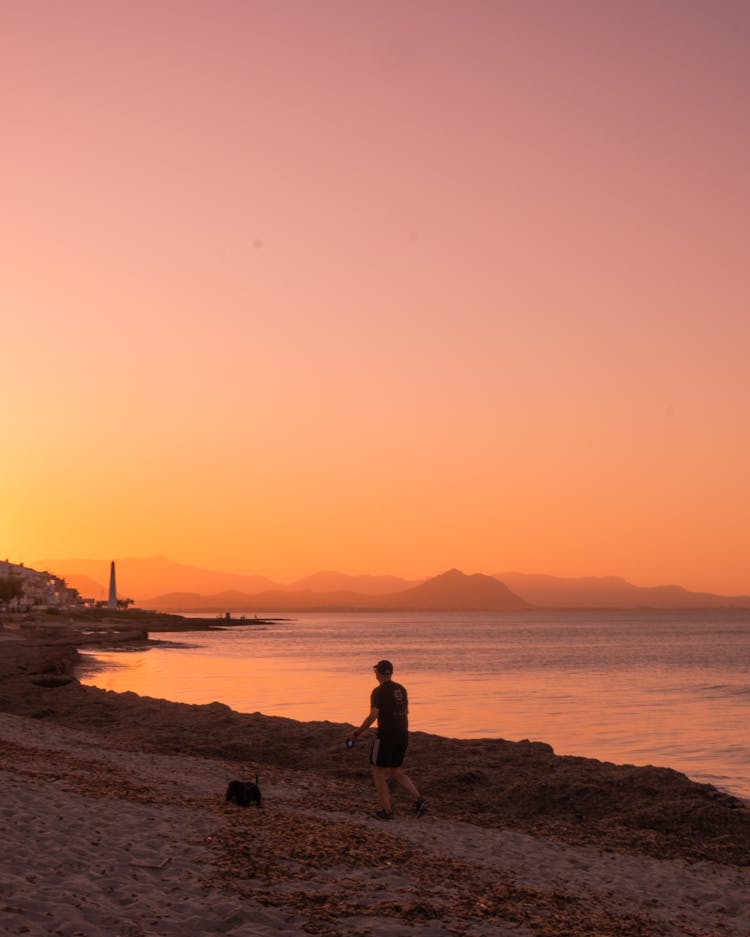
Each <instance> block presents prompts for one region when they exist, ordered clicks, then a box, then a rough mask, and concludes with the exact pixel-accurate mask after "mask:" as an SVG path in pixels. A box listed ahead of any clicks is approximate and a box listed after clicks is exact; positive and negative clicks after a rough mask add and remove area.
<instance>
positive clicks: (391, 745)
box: [370, 736, 409, 768]
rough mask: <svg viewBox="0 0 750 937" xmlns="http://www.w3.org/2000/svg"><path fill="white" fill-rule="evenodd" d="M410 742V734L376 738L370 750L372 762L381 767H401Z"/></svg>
mask: <svg viewBox="0 0 750 937" xmlns="http://www.w3.org/2000/svg"><path fill="white" fill-rule="evenodd" d="M408 744H409V738H408V736H401V737H397V738H390V739H388V738H386V739H375V741H374V743H373V746H372V751H371V752H370V764H371V765H377V766H378V767H379V768H400V767H401V763H402V762H403V760H404V755H405V754H406V747H407V745H408Z"/></svg>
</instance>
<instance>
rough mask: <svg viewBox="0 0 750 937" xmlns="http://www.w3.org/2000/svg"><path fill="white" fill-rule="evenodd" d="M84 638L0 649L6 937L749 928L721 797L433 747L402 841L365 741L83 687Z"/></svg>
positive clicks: (579, 764)
mask: <svg viewBox="0 0 750 937" xmlns="http://www.w3.org/2000/svg"><path fill="white" fill-rule="evenodd" d="M81 640H82V639H81V635H80V634H75V633H73V632H72V631H71V629H68V628H64V627H62V626H61V627H59V628H58V629H53V628H49V629H47V630H46V631H45V630H44V629H37V630H33V629H27V630H26V631H17V630H12V631H11V630H3V631H2V632H0V661H1V662H2V663H0V751H2V762H0V787H1V789H2V798H1V800H0V841H1V842H2V843H3V847H4V848H3V850H2V855H1V856H0V866H1V867H2V871H1V872H0V934H3V935H5V934H9V935H10V934H27V935H64V937H74V935H83V937H94V935H108V937H109V935H113V937H116V935H122V937H125V935H132V937H152V935H153V937H156V935H172V934H175V935H176V934H180V935H187V934H201V935H203V934H205V935H209V934H228V935H236V937H244V935H248V937H250V935H260V937H262V935H270V934H290V935H294V934H321V935H345V934H346V935H350V934H351V935H367V934H369V935H375V937H377V935H385V937H391V935H393V937H396V935H407V934H408V935H412V934H413V935H448V934H458V935H463V934H466V935H477V937H479V935H500V937H527V935H548V937H553V935H569V937H579V935H580V937H583V935H592V937H593V935H624V937H631V935H632V937H651V935H673V937H718V935H722V937H747V934H748V933H750V865H749V862H750V810H748V808H747V806H746V805H744V804H742V803H741V802H740V801H738V800H736V799H734V798H732V797H730V796H728V795H726V794H723V793H721V792H719V791H716V790H715V789H713V788H711V787H709V786H707V785H699V784H695V783H693V782H691V781H689V780H688V779H687V778H685V777H684V776H683V775H681V774H678V773H677V772H674V771H670V770H669V769H666V768H652V767H640V768H638V767H633V766H617V765H610V764H604V763H601V762H597V761H594V760H592V759H585V758H571V757H558V756H556V755H555V754H554V753H553V752H552V750H551V749H550V748H549V746H545V745H543V744H540V743H531V742H523V741H521V742H509V741H503V740H489V739H488V740H472V741H459V740H451V739H442V738H440V737H438V736H431V735H426V734H421V733H415V734H414V736H413V738H412V745H411V748H410V752H409V755H408V763H407V767H408V769H409V772H410V774H412V776H413V777H414V778H415V780H416V781H417V782H418V783H419V785H420V786H421V787H422V789H423V791H424V793H425V794H426V796H427V797H428V801H429V805H430V810H429V813H428V814H427V815H426V816H424V817H422V818H420V819H417V818H416V817H415V816H413V814H412V813H411V811H410V805H409V803H408V802H405V801H403V800H400V799H399V795H398V794H397V795H396V799H395V806H396V818H395V820H394V821H393V822H391V823H381V822H379V821H377V820H375V819H374V818H373V817H372V810H373V809H374V793H373V790H372V787H371V782H370V778H369V770H368V765H367V753H368V746H367V744H366V743H364V742H363V743H362V744H360V745H358V746H357V747H356V748H355V749H354V750H353V751H351V752H347V751H346V749H345V748H344V746H343V739H344V736H345V735H346V732H347V729H348V728H349V727H347V726H343V725H336V724H333V723H298V722H293V721H292V720H287V719H280V718H276V717H267V716H263V715H261V714H259V713H250V714H242V713H235V712H233V711H232V710H230V709H228V708H227V707H226V706H223V705H221V704H219V703H213V704H211V705H208V706H190V705H185V704H177V703H168V702H166V701H164V700H155V699H142V698H140V697H137V696H135V695H134V694H131V693H125V694H115V693H110V692H107V691H103V690H98V689H96V688H93V687H83V686H81V685H80V684H79V683H78V681H77V680H75V679H74V677H73V676H72V674H73V668H74V667H75V664H76V661H77V650H76V647H77V646H78V645H79V644H80V642H81ZM256 774H257V775H258V777H259V780H260V786H261V789H262V792H263V807H262V809H260V810H259V809H256V808H254V807H251V808H247V809H243V808H239V807H235V806H233V805H228V804H226V803H225V801H224V792H225V790H226V786H227V783H228V781H229V780H231V779H234V778H240V779H248V780H249V779H253V778H254V777H255V775H256Z"/></svg>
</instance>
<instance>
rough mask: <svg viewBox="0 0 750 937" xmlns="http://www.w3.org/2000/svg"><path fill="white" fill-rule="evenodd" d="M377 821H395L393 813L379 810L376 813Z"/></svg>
mask: <svg viewBox="0 0 750 937" xmlns="http://www.w3.org/2000/svg"><path fill="white" fill-rule="evenodd" d="M375 819H376V820H392V819H393V811H388V810H378V811H377V812H376V813H375Z"/></svg>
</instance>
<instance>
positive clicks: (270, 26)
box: [0, 0, 750, 594]
mask: <svg viewBox="0 0 750 937" xmlns="http://www.w3.org/2000/svg"><path fill="white" fill-rule="evenodd" d="M748 40H750V5H748V4H746V3H744V2H740V0H719V2H715V0H714V2H708V0H705V2H703V0H685V2H676V0H674V2H673V0H665V2H660V3H656V2H654V3H649V2H646V3H636V4H630V3H623V4H614V3H606V2H605V3H590V2H583V0H582V2H576V0H563V2H553V0H546V2H541V3H533V4H530V3H527V2H525V0H499V2H482V0H461V2H459V0H455V2H443V0H429V2H428V0H404V2H399V3H395V2H394V3H388V2H387V3H381V4H371V3H366V2H363V0H362V2H359V0H355V2H351V0H349V2H344V0H321V2H315V3H304V2H286V0H269V2H262V0H252V2H247V3H244V2H235V0H219V2H215V3H207V2H202V0H180V2H176V0H157V2H141V0H136V2H132V3H128V4H110V3H104V4H102V3H99V2H94V0H71V2H69V3H55V2H52V0H5V2H4V3H3V4H2V8H1V9H0V78H1V79H2V86H3V90H4V104H3V114H4V133H3V138H4V139H3V145H2V148H0V167H1V169H2V171H1V172H0V193H1V195H2V206H3V207H2V212H1V213H0V242H1V248H2V249H1V250H0V265H2V276H1V278H0V283H1V285H0V306H1V308H2V339H1V347H2V368H1V369H0V375H1V379H0V383H1V386H2V388H3V392H4V400H5V407H4V410H3V415H4V432H3V443H2V448H0V551H2V556H3V558H4V557H5V556H6V555H7V556H8V558H10V559H11V560H12V561H14V562H21V561H24V562H27V563H28V564H33V562H34V561H36V560H38V559H40V558H42V557H49V556H59V557H63V556H69V557H73V556H80V557H84V556H85V557H96V558H101V559H102V560H109V559H110V558H113V557H121V556H145V555H152V554H161V555H165V556H168V557H170V558H171V559H174V560H177V561H180V562H184V563H191V564H195V565H200V566H204V567H209V568H213V569H225V570H232V571H237V572H248V573H250V572H253V573H260V574H263V575H267V576H270V577H272V578H275V579H279V580H290V579H293V578H294V577H297V576H301V575H304V574H306V573H310V572H313V571H315V570H319V569H338V570H341V571H343V572H352V573H357V572H371V573H386V572H387V573H392V574H396V575H401V576H405V577H408V578H418V577H423V576H430V575H433V574H435V573H439V572H441V571H442V570H445V569H448V568H450V567H459V568H461V569H463V570H465V571H466V572H476V571H482V572H486V573H497V572H500V571H502V570H511V569H516V570H521V571H526V572H543V573H550V574H554V575H560V576H583V575H609V574H612V575H620V576H624V577H626V578H628V579H630V580H631V581H633V582H636V583H638V584H641V585H654V584H661V583H669V582H678V583H680V584H682V585H684V586H686V587H688V588H691V589H696V590H710V591H715V592H722V593H724V594H750V570H749V569H748V564H747V557H748V556H750V495H749V494H748V478H750V434H749V433H748V429H747V423H748V418H747V415H748V401H750V367H748V349H749V348H750V315H749V314H748V313H749V310H750V303H749V302H748V300H750V281H749V280H748V270H750V257H748V245H749V244H750V237H748V218H749V217H750V211H749V208H750V205H749V204H748V201H749V199H748V196H749V195H750V191H749V189H750V183H749V182H748V179H749V177H748V173H747V166H748V165H750V124H748V121H747V119H746V110H747V104H746V102H747V89H748V87H749V86H750V85H749V82H750V59H749V58H748V55H747V49H748Z"/></svg>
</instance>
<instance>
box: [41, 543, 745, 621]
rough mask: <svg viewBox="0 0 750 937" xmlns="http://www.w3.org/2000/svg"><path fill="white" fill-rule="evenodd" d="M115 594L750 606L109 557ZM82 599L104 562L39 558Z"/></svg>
mask: <svg viewBox="0 0 750 937" xmlns="http://www.w3.org/2000/svg"><path fill="white" fill-rule="evenodd" d="M115 563H116V569H117V591H118V594H119V595H120V596H121V597H127V598H132V599H134V600H135V602H136V605H139V606H142V607H145V608H154V609H163V610H167V609H170V610H188V609H194V610H196V611H234V610H240V609H241V610H243V611H246V610H248V609H251V610H252V609H257V610H258V611H271V610H279V611H284V610H300V611H301V610H303V609H311V610H315V609H325V608H329V609H334V608H339V609H362V610H378V609H381V610H386V609H388V610H398V609H404V610H415V609H417V608H421V609H425V610H442V611H448V610H453V609H458V610H466V611H470V610H480V609H481V610H484V609H494V608H498V609H504V608H523V607H525V606H526V605H527V604H528V605H531V606H538V607H543V608H675V609H680V608H727V607H735V608H750V596H721V595H715V594H713V593H701V592H690V591H689V590H687V589H684V588H682V586H674V585H671V586H650V587H645V586H636V585H633V584H632V583H630V582H628V581H627V580H625V579H621V578H619V577H617V576H604V577H596V576H586V577H581V578H576V579H572V578H563V577H559V576H546V575H533V574H528V573H517V572H510V573H500V574H498V575H496V576H485V575H483V574H476V575H474V576H465V575H464V574H463V573H460V572H459V571H458V570H450V571H449V572H447V573H443V574H442V575H440V576H435V577H433V578H431V579H428V580H427V581H425V582H421V583H418V584H415V583H414V582H410V581H409V580H406V579H401V578H399V577H398V576H370V575H360V576H353V575H347V574H345V573H337V572H331V571H326V572H319V573H315V574H313V575H311V576H305V577H303V578H301V579H298V580H296V581H295V582H292V583H289V584H283V583H276V582H273V581H272V580H271V579H268V578H266V577H265V576H258V575H246V574H242V573H225V572H220V571H217V570H208V569H202V568H200V567H196V566H188V565H186V564H183V563H175V562H173V561H172V560H168V559H166V558H165V557H163V556H152V557H141V558H137V557H124V558H120V559H117V558H116V559H115ZM33 568H35V569H48V570H50V572H52V573H53V574H54V575H56V576H61V577H62V578H64V579H65V580H66V582H67V583H68V584H69V585H71V586H73V587H74V588H76V589H78V590H79V592H80V593H81V595H83V596H84V597H90V598H94V599H101V598H104V597H106V586H105V584H106V583H108V582H109V560H106V561H105V560H92V559H64V560H49V559H47V560H41V561H38V562H36V563H34V567H33Z"/></svg>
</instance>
